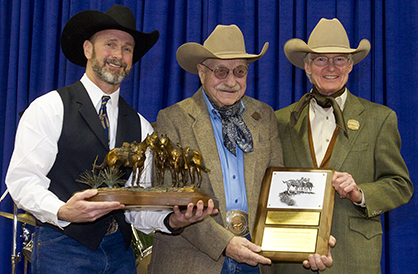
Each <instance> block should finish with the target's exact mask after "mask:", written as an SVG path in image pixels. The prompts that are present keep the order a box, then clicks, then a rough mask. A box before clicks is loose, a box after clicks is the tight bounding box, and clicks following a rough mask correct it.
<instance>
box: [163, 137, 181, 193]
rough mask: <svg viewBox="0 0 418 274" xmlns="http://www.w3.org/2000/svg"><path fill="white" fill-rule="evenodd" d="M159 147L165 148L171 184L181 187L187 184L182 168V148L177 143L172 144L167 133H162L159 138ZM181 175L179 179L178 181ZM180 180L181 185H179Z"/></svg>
mask: <svg viewBox="0 0 418 274" xmlns="http://www.w3.org/2000/svg"><path fill="white" fill-rule="evenodd" d="M160 143H161V145H160V148H161V149H162V150H165V151H166V153H167V158H168V163H169V165H168V167H169V169H170V172H171V177H172V186H173V187H182V186H185V185H186V184H187V175H186V171H185V169H184V156H183V149H182V147H181V146H180V144H179V143H177V145H176V146H173V145H172V143H171V141H170V139H169V138H168V137H167V135H164V136H162V137H161V138H160ZM180 175H181V179H182V180H181V181H180ZM180 182H182V185H180Z"/></svg>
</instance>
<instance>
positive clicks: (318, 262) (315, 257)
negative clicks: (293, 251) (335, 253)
mask: <svg viewBox="0 0 418 274" xmlns="http://www.w3.org/2000/svg"><path fill="white" fill-rule="evenodd" d="M328 243H329V246H328V255H327V256H325V255H322V256H321V255H319V254H311V255H309V257H308V260H305V261H303V266H304V267H306V268H310V269H312V270H313V271H317V270H318V269H319V270H324V269H325V268H327V267H330V266H332V263H333V261H332V256H331V247H332V246H335V244H336V243H337V241H336V239H335V238H334V237H333V236H330V238H329V242H328Z"/></svg>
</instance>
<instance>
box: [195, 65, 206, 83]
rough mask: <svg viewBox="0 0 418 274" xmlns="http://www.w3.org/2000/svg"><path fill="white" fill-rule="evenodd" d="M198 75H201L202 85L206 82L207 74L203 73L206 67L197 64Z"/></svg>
mask: <svg viewBox="0 0 418 274" xmlns="http://www.w3.org/2000/svg"><path fill="white" fill-rule="evenodd" d="M196 67H197V74H198V75H199V79H200V83H201V84H203V83H204V82H205V73H204V72H203V70H204V67H203V66H202V65H201V64H197V65H196Z"/></svg>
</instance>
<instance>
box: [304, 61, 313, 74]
mask: <svg viewBox="0 0 418 274" xmlns="http://www.w3.org/2000/svg"><path fill="white" fill-rule="evenodd" d="M304 63H305V72H306V73H307V74H309V75H311V74H312V73H311V66H310V65H309V63H307V62H304Z"/></svg>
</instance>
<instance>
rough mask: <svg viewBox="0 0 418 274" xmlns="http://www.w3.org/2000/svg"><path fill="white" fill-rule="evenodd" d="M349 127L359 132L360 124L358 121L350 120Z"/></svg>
mask: <svg viewBox="0 0 418 274" xmlns="http://www.w3.org/2000/svg"><path fill="white" fill-rule="evenodd" d="M347 127H348V128H349V129H351V130H358V129H359V128H360V123H359V122H358V121H357V120H353V119H351V120H348V122H347Z"/></svg>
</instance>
